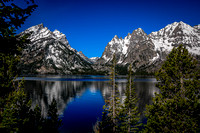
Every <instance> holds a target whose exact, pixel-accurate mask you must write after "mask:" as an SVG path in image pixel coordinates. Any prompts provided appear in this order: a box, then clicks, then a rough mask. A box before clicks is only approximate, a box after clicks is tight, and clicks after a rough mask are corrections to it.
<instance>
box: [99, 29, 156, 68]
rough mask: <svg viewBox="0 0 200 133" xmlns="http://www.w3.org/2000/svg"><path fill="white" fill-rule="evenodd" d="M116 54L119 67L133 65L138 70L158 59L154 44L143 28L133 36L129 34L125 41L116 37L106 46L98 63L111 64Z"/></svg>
mask: <svg viewBox="0 0 200 133" xmlns="http://www.w3.org/2000/svg"><path fill="white" fill-rule="evenodd" d="M114 53H115V55H116V61H117V64H118V65H123V66H124V65H126V64H130V63H133V64H134V66H136V67H137V68H139V67H141V66H144V65H146V64H147V63H149V62H148V61H150V60H154V57H156V52H155V51H154V44H153V42H152V41H151V39H150V38H149V36H148V35H147V34H146V33H145V32H144V31H143V30H142V29H141V28H138V29H136V30H134V31H133V33H132V34H130V33H128V35H127V36H126V37H125V38H124V39H122V38H120V39H119V38H118V37H117V36H115V37H114V38H113V39H112V40H111V41H110V42H109V43H108V45H107V46H106V48H105V50H104V52H103V55H102V57H101V58H100V59H99V61H98V62H100V63H105V64H109V63H110V61H111V60H112V55H113V54H114Z"/></svg>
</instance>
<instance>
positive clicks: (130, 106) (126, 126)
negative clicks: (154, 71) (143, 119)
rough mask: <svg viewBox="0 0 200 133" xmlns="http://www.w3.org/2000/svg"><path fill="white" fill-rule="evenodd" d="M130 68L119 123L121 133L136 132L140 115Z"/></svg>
mask: <svg viewBox="0 0 200 133" xmlns="http://www.w3.org/2000/svg"><path fill="white" fill-rule="evenodd" d="M132 74H133V72H132V67H131V65H130V66H129V70H128V77H127V80H128V82H127V87H126V92H125V95H126V98H125V100H124V104H123V105H122V110H121V113H120V114H121V115H120V118H121V122H120V128H121V132H124V133H125V132H128V133H130V132H137V131H138V126H139V124H138V123H139V120H140V114H139V112H138V107H137V101H138V98H137V95H136V92H135V87H134V82H133V79H132Z"/></svg>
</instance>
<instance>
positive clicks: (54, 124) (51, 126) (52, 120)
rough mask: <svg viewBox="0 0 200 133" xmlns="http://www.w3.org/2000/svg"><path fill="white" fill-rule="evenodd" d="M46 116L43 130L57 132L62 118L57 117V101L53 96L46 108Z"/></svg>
mask: <svg viewBox="0 0 200 133" xmlns="http://www.w3.org/2000/svg"><path fill="white" fill-rule="evenodd" d="M47 115H48V117H47V119H46V120H45V132H53V133H58V132H59V131H58V129H59V127H60V126H61V125H62V120H61V119H59V118H58V117H59V115H58V109H57V102H56V100H55V99H54V98H53V100H52V102H51V104H50V105H49V109H48V114H47Z"/></svg>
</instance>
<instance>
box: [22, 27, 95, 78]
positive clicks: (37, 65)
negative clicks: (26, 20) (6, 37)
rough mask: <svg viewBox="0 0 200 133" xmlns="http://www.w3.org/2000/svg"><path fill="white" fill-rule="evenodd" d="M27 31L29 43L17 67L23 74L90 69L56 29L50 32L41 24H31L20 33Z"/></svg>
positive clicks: (67, 72) (60, 72)
mask: <svg viewBox="0 0 200 133" xmlns="http://www.w3.org/2000/svg"><path fill="white" fill-rule="evenodd" d="M25 33H29V34H30V36H29V38H28V39H30V42H31V43H30V44H28V45H27V48H26V49H24V51H23V55H22V58H21V63H20V64H19V67H20V68H21V69H22V70H23V71H22V73H23V74H33V73H40V74H48V73H53V74H70V73H72V72H73V71H77V70H79V71H84V70H85V69H91V68H92V67H91V64H90V63H88V62H87V61H85V60H84V59H83V58H82V57H81V56H80V55H79V54H78V52H77V51H76V50H75V49H73V48H72V47H71V46H70V45H69V42H68V40H67V39H66V36H65V35H64V34H62V33H60V32H59V31H58V30H55V31H54V32H51V31H50V30H49V29H48V28H47V27H44V26H43V24H39V25H36V26H33V27H31V28H29V29H27V30H25V31H24V32H22V33H21V34H25Z"/></svg>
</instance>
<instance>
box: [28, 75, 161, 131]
mask: <svg viewBox="0 0 200 133" xmlns="http://www.w3.org/2000/svg"><path fill="white" fill-rule="evenodd" d="M25 81H26V82H25V90H26V92H27V94H28V96H29V97H30V98H31V100H32V106H33V107H34V106H36V105H37V104H38V105H39V106H40V107H41V109H42V114H43V115H44V116H46V115H47V110H48V105H49V104H50V103H51V101H52V99H53V98H55V99H56V101H57V107H58V113H59V115H60V118H62V122H63V125H62V127H61V128H60V132H61V133H64V132H65V133H72V132H74V133H80V132H81V133H88V132H92V131H93V126H94V125H95V123H96V121H97V120H98V119H101V115H102V111H103V105H104V104H105V102H104V101H105V100H108V99H109V97H110V96H111V87H110V83H109V77H108V76H92V75H90V76H38V77H25ZM134 81H135V82H134V83H135V88H136V93H137V95H138V97H139V101H138V106H139V111H140V112H143V111H144V110H145V106H146V104H151V103H152V98H153V97H154V95H155V92H159V89H158V88H156V87H155V84H156V82H157V81H156V79H155V78H136V79H134ZM116 82H117V85H118V90H119V95H120V99H121V102H122V101H123V100H124V99H125V89H126V82H127V80H126V77H125V76H118V77H117V80H116ZM143 118H144V115H143V114H142V115H141V119H143Z"/></svg>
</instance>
